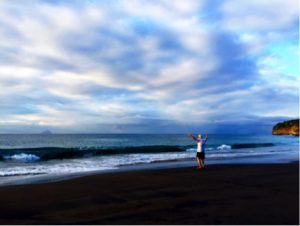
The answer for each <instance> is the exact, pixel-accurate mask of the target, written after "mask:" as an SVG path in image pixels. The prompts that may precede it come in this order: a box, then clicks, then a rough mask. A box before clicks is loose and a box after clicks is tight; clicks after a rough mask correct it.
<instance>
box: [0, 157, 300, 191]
mask: <svg viewBox="0 0 300 226" xmlns="http://www.w3.org/2000/svg"><path fill="white" fill-rule="evenodd" d="M284 157H285V158H284ZM284 157H282V156H281V155H278V156H276V155H261V156H259V157H257V156H252V157H249V156H239V157H235V158H228V159H226V158H225V159H208V160H206V163H205V165H235V164H241V165H244V164H245V165H249V164H288V163H293V162H298V161H299V154H298V156H297V158H295V156H289V157H288V156H284ZM196 165H197V163H196V160H195V159H194V158H186V159H177V160H162V161H155V162H150V163H137V164H133V165H121V166H119V167H116V168H112V169H105V170H103V169H101V170H94V171H86V172H75V173H68V174H37V175H16V176H4V177H0V180H1V182H0V187H3V186H14V185H23V184H41V183H52V182H59V181H65V180H72V179H74V178H80V177H86V176H90V175H97V174H113V173H119V172H130V171H140V170H161V169H172V168H186V167H196Z"/></svg>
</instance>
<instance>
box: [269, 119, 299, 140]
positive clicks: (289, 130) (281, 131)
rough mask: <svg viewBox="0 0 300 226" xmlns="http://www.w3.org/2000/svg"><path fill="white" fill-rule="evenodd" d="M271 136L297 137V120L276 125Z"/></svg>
mask: <svg viewBox="0 0 300 226" xmlns="http://www.w3.org/2000/svg"><path fill="white" fill-rule="evenodd" d="M272 134H273V135H294V136H299V119H295V120H289V121H285V122H281V123H277V124H276V125H275V126H274V127H273V130H272Z"/></svg>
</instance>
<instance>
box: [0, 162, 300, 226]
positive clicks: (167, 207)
mask: <svg viewBox="0 0 300 226" xmlns="http://www.w3.org/2000/svg"><path fill="white" fill-rule="evenodd" d="M0 223H1V224H295V225H297V224H299V164H298V163H291V164H269V165H267V164H265V165H261V164H260V165H209V166H208V167H207V168H206V169H205V170H203V171H199V170H197V169H196V168H191V167H189V168H179V169H161V170H143V171H130V172H119V173H108V174H99V175H92V176H86V177H81V178H76V179H71V180H67V181H60V182H54V183H45V184H30V185H14V186H6V187H0Z"/></svg>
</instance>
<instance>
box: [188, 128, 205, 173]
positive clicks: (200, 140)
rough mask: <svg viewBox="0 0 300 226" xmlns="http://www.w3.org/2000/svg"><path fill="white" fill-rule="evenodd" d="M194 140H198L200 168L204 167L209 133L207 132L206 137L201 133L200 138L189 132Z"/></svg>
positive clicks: (197, 156) (197, 155)
mask: <svg viewBox="0 0 300 226" xmlns="http://www.w3.org/2000/svg"><path fill="white" fill-rule="evenodd" d="M189 137H191V138H192V139H193V140H194V141H196V142H197V154H196V158H197V162H198V169H204V160H205V143H206V141H207V139H208V135H207V134H206V136H205V138H202V135H201V134H199V135H198V138H195V137H194V136H193V134H189Z"/></svg>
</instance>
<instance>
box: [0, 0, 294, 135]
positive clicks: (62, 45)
mask: <svg viewBox="0 0 300 226" xmlns="http://www.w3.org/2000/svg"><path fill="white" fill-rule="evenodd" d="M298 10H299V6H298V1H297V0H288V1H287V0H245V1H244V0H243V1H241V0H222V1H221V0H186V1H182V0H172V1H170V0H152V1H148V0H114V1H111V0H98V1H96V0H80V1H79V0H74V1H71V0H61V1H59V0H44V1H38V0H36V1H35V0H27V1H18V0H2V1H0V133H39V132H41V131H43V130H46V129H48V130H51V131H52V132H55V133H186V132H197V133H241V134H249V133H264V134H270V133H271V129H272V126H273V125H274V124H275V123H277V122H280V121H282V120H287V119H293V118H298V117H299V102H298V101H299V89H298V86H299V41H298V40H299V12H298Z"/></svg>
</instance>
